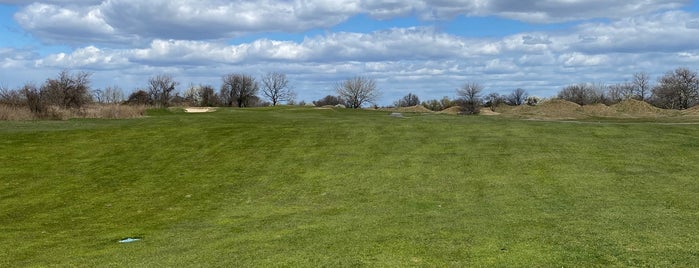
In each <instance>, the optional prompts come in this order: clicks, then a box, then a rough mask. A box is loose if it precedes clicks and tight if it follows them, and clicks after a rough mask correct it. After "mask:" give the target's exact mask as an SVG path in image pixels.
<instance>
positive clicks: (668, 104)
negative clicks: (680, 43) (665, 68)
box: [653, 67, 699, 110]
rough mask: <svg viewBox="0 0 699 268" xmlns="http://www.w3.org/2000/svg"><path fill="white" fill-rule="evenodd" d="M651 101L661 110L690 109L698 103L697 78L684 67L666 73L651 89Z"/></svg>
mask: <svg viewBox="0 0 699 268" xmlns="http://www.w3.org/2000/svg"><path fill="white" fill-rule="evenodd" d="M653 99H654V101H653V102H654V103H655V104H656V105H657V106H660V107H662V108H667V109H679V110H682V109H687V108H690V107H692V106H694V105H695V104H697V103H698V102H699V76H698V75H697V73H696V72H693V71H690V70H689V69H687V68H684V67H683V68H677V69H675V71H672V72H668V73H667V74H665V75H664V76H663V77H661V78H660V80H659V81H658V85H657V86H656V87H655V88H653Z"/></svg>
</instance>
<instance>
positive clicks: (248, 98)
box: [220, 74, 259, 107]
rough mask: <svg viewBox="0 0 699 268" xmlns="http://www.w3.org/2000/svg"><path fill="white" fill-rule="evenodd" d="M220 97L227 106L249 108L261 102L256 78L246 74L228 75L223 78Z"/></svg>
mask: <svg viewBox="0 0 699 268" xmlns="http://www.w3.org/2000/svg"><path fill="white" fill-rule="evenodd" d="M222 79H223V84H222V85H221V92H220V97H221V98H222V101H223V103H224V104H225V105H226V106H233V105H234V104H235V105H237V106H238V107H248V106H250V105H251V104H253V102H257V101H259V98H258V97H257V91H258V90H259V86H258V84H257V81H255V78H253V77H252V76H249V75H244V74H227V75H225V76H223V78H222Z"/></svg>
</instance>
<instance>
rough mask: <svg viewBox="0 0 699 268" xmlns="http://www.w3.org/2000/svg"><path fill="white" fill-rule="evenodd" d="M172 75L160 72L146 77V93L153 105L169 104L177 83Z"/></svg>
mask: <svg viewBox="0 0 699 268" xmlns="http://www.w3.org/2000/svg"><path fill="white" fill-rule="evenodd" d="M178 84H179V83H177V82H176V81H175V79H174V78H172V75H169V74H160V75H157V76H154V77H151V78H150V79H148V95H149V98H150V100H151V101H152V102H153V104H155V105H159V106H162V107H167V106H168V105H170V99H171V98H172V93H173V92H174V91H175V87H176V86H177V85H178Z"/></svg>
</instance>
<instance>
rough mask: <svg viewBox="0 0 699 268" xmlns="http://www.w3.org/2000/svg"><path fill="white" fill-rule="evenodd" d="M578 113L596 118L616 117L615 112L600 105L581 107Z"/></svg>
mask: <svg viewBox="0 0 699 268" xmlns="http://www.w3.org/2000/svg"><path fill="white" fill-rule="evenodd" d="M580 111H582V112H583V113H584V114H586V115H589V116H597V117H613V116H616V115H617V112H616V110H614V109H613V108H611V107H609V106H607V105H604V104H602V103H596V104H592V105H583V106H581V107H580Z"/></svg>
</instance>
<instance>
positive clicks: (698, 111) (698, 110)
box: [682, 105, 699, 117]
mask: <svg viewBox="0 0 699 268" xmlns="http://www.w3.org/2000/svg"><path fill="white" fill-rule="evenodd" d="M682 115H684V116H692V117H695V116H699V105H697V106H694V107H692V108H689V109H686V110H684V111H682Z"/></svg>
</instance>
